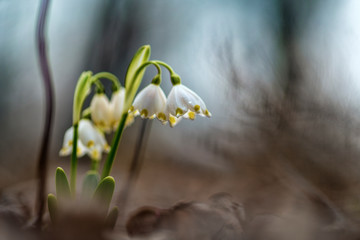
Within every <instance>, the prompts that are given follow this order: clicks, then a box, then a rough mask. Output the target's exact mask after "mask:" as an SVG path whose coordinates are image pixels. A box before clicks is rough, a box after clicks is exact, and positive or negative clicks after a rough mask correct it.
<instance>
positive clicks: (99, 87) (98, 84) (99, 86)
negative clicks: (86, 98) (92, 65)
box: [93, 79, 105, 93]
mask: <svg viewBox="0 0 360 240" xmlns="http://www.w3.org/2000/svg"><path fill="white" fill-rule="evenodd" d="M93 83H94V84H95V86H96V88H97V93H104V92H105V88H104V85H103V84H102V83H101V82H100V81H99V79H95V80H93Z"/></svg>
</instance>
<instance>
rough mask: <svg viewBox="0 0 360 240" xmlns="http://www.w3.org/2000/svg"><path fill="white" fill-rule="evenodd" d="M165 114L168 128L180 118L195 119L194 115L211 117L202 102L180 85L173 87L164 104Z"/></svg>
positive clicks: (193, 93)
mask: <svg viewBox="0 0 360 240" xmlns="http://www.w3.org/2000/svg"><path fill="white" fill-rule="evenodd" d="M165 113H166V115H167V116H169V123H170V126H172V127H173V126H175V125H176V124H177V123H178V122H179V121H180V119H181V118H182V117H184V118H189V119H191V120H194V119H195V116H196V115H200V116H207V117H211V113H210V112H209V111H208V110H207V108H206V105H205V103H204V101H203V100H202V99H201V98H200V97H199V96H198V95H197V94H196V93H195V92H193V91H192V90H190V89H189V88H187V87H185V86H184V85H182V84H177V85H174V86H173V88H172V89H171V91H170V93H169V95H168V98H167V103H166V109H165Z"/></svg>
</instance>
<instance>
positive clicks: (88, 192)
mask: <svg viewBox="0 0 360 240" xmlns="http://www.w3.org/2000/svg"><path fill="white" fill-rule="evenodd" d="M99 181H100V176H99V174H98V173H97V172H96V171H88V172H87V173H86V176H85V178H84V182H83V188H82V194H81V196H82V197H83V198H84V199H90V198H91V196H93V194H94V192H95V189H96V187H97V186H98V184H99Z"/></svg>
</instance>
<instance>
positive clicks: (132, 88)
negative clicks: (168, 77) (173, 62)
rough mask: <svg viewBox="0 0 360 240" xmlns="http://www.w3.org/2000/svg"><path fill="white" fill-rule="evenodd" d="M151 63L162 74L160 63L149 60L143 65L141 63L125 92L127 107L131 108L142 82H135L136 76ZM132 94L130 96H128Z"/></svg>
mask: <svg viewBox="0 0 360 240" xmlns="http://www.w3.org/2000/svg"><path fill="white" fill-rule="evenodd" d="M149 65H154V66H155V67H156V69H157V70H158V74H161V68H160V66H159V64H157V63H156V62H154V61H148V62H144V63H143V64H142V65H140V67H138V68H137V69H136V71H135V74H134V77H133V78H132V81H131V83H130V85H129V86H128V87H127V88H126V94H125V104H124V106H125V108H130V107H131V104H132V101H133V100H134V98H135V94H136V92H137V90H138V88H139V86H140V83H141V81H142V80H140V82H138V81H137V82H135V81H136V78H137V77H138V75H139V74H140V73H141V72H142V71H143V70H144V69H146V68H147V67H148V66H149ZM128 96H130V97H128Z"/></svg>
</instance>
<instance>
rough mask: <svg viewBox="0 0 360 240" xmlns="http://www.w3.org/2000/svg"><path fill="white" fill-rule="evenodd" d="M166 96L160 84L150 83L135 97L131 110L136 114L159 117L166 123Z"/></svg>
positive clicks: (144, 116) (151, 117)
mask: <svg viewBox="0 0 360 240" xmlns="http://www.w3.org/2000/svg"><path fill="white" fill-rule="evenodd" d="M165 107H166V96H165V94H164V92H163V90H162V89H161V88H160V86H159V85H158V84H153V83H151V84H149V85H148V86H147V87H145V88H144V89H143V90H141V91H140V92H139V94H138V95H137V96H136V97H135V100H134V102H133V105H132V107H131V111H133V112H134V114H135V116H137V115H140V116H141V117H142V118H149V119H153V118H155V117H157V118H158V119H159V120H160V121H161V122H163V123H165V122H166V121H167V117H166V115H165Z"/></svg>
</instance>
